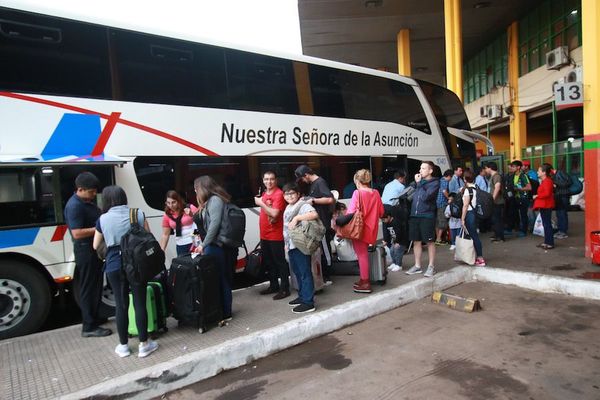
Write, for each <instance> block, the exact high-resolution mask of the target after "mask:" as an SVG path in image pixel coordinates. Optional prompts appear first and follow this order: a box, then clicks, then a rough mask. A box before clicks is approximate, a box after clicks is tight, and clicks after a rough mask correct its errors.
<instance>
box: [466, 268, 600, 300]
mask: <svg viewBox="0 0 600 400" xmlns="http://www.w3.org/2000/svg"><path fill="white" fill-rule="evenodd" d="M471 279H472V280H476V281H481V282H490V283H499V284H503V285H515V286H518V287H521V288H524V289H531V290H535V291H538V292H543V293H558V294H564V295H567V296H575V297H583V298H586V299H590V300H600V282H594V281H589V280H585V279H573V278H566V277H560V276H552V275H543V274H537V273H535V272H523V271H513V270H509V269H503V268H487V267H484V268H474V269H472V272H471Z"/></svg>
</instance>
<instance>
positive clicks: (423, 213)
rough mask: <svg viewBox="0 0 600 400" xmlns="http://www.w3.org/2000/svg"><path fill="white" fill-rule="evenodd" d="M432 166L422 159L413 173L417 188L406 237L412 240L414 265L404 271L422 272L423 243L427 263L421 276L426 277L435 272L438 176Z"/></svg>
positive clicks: (408, 272)
mask: <svg viewBox="0 0 600 400" xmlns="http://www.w3.org/2000/svg"><path fill="white" fill-rule="evenodd" d="M434 167H435V165H434V164H433V163H432V162H431V161H423V162H422V163H421V168H420V169H419V173H418V174H416V175H415V183H416V184H417V190H416V191H415V194H414V196H413V201H412V205H411V208H410V218H409V225H408V238H409V240H411V241H412V242H413V245H414V249H415V265H414V266H412V267H411V268H410V269H409V270H408V271H406V274H408V275H414V274H420V273H422V272H423V270H422V269H421V255H422V254H423V243H425V244H426V245H427V253H428V255H429V264H428V266H427V271H425V274H424V275H423V276H425V277H428V278H430V277H432V276H433V275H434V274H435V266H434V263H435V244H434V240H435V217H436V208H437V207H436V199H437V196H438V193H439V190H440V180H439V178H434V177H433V170H434Z"/></svg>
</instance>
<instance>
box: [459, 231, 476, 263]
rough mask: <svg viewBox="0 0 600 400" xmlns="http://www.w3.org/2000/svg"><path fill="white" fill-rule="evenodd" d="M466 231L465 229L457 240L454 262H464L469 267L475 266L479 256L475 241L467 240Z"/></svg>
mask: <svg viewBox="0 0 600 400" xmlns="http://www.w3.org/2000/svg"><path fill="white" fill-rule="evenodd" d="M465 231H466V229H465V228H463V229H462V230H461V232H460V236H458V237H457V238H456V249H454V261H460V262H464V263H465V264H468V265H475V259H476V258H477V254H476V253H475V246H474V245H473V239H471V238H469V239H467V238H465ZM467 233H468V232H467Z"/></svg>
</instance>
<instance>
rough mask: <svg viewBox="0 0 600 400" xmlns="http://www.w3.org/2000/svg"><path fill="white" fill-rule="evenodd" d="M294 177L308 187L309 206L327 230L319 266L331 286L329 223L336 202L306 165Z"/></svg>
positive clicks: (326, 283)
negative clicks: (321, 267) (313, 209)
mask: <svg viewBox="0 0 600 400" xmlns="http://www.w3.org/2000/svg"><path fill="white" fill-rule="evenodd" d="M294 175H295V176H296V182H298V183H301V184H304V185H309V188H308V193H305V194H307V195H308V197H309V198H310V200H309V201H310V203H311V205H312V206H313V207H314V208H315V210H316V211H317V213H318V214H319V218H321V222H322V223H323V225H325V228H326V229H327V230H326V231H325V237H324V238H323V242H322V243H321V265H322V266H323V279H324V280H325V285H331V284H332V281H331V270H332V264H331V241H332V240H333V237H334V236H335V232H334V230H333V229H331V227H330V222H331V216H332V215H333V207H334V205H335V202H336V200H335V198H334V197H333V193H331V190H330V189H329V185H328V184H327V181H325V179H323V178H322V177H320V176H319V175H317V174H316V173H315V172H314V171H313V170H312V169H311V168H310V167H309V166H308V165H306V164H303V165H300V166H299V167H298V168H296V170H295V171H294Z"/></svg>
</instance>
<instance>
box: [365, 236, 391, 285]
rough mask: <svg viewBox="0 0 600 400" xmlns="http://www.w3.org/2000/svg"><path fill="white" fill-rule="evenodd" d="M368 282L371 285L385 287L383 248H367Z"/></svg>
mask: <svg viewBox="0 0 600 400" xmlns="http://www.w3.org/2000/svg"><path fill="white" fill-rule="evenodd" d="M369 280H370V281H371V283H378V284H380V285H385V283H386V281H387V268H386V266H385V249H384V248H383V246H380V245H377V246H369Z"/></svg>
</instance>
